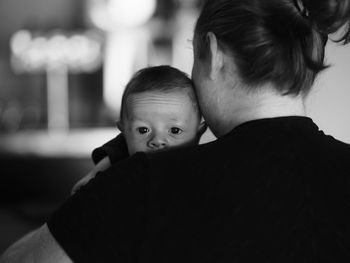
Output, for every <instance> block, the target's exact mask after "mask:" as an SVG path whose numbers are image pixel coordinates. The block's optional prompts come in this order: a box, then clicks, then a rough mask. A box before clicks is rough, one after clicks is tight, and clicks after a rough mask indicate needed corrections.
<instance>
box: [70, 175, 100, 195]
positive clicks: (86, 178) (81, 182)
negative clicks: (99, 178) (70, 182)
mask: <svg viewBox="0 0 350 263" xmlns="http://www.w3.org/2000/svg"><path fill="white" fill-rule="evenodd" d="M95 175H96V173H95V172H94V171H93V170H92V171H91V172H89V173H88V174H87V175H86V176H84V177H83V178H82V179H80V180H79V181H78V182H77V183H76V184H75V185H74V186H73V188H72V191H71V195H74V194H75V193H76V192H77V191H78V190H79V189H80V188H81V187H82V186H84V185H86V184H87V183H88V182H89V181H90V180H91V179H92V178H94V177H95Z"/></svg>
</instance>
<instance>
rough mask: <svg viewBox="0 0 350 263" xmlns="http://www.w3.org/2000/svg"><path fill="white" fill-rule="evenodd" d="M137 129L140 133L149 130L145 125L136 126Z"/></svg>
mask: <svg viewBox="0 0 350 263" xmlns="http://www.w3.org/2000/svg"><path fill="white" fill-rule="evenodd" d="M137 131H138V132H139V133H140V134H145V133H147V132H149V129H148V128H147V127H140V128H137Z"/></svg>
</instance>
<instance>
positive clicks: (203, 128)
mask: <svg viewBox="0 0 350 263" xmlns="http://www.w3.org/2000/svg"><path fill="white" fill-rule="evenodd" d="M207 128H208V125H207V124H206V123H205V121H202V122H201V123H200V124H199V128H198V136H202V135H203V133H205V131H206V130H207Z"/></svg>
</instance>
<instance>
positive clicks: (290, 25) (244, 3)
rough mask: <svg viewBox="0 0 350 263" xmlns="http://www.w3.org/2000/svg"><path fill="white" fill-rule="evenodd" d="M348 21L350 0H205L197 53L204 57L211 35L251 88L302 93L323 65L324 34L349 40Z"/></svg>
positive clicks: (284, 92) (198, 29)
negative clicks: (270, 87)
mask: <svg viewBox="0 0 350 263" xmlns="http://www.w3.org/2000/svg"><path fill="white" fill-rule="evenodd" d="M349 22H350V1H349V0H207V1H206V2H205V3H204V6H203V8H202V11H201V14H200V16H199V18H198V21H197V24H196V28H195V37H194V40H195V41H194V43H195V45H196V46H195V47H196V54H195V55H196V56H198V57H199V58H203V57H205V56H206V55H207V52H208V42H207V33H208V32H213V33H214V34H215V35H216V37H217V39H218V42H219V45H220V46H221V47H222V48H224V50H227V51H228V52H230V53H231V55H233V57H234V59H235V63H236V65H237V68H238V71H239V74H240V77H241V78H242V80H243V82H245V83H246V84H247V85H248V86H249V87H252V88H254V87H258V86H260V85H262V84H264V83H273V84H275V86H276V87H277V88H278V89H279V91H280V92H282V93H283V94H291V95H292V94H294V95H298V94H300V93H303V94H305V93H307V92H308V91H309V90H310V88H311V86H312V84H313V82H314V80H315V78H316V76H317V74H318V73H319V72H320V71H322V70H323V69H325V68H326V67H327V65H325V64H324V53H325V45H326V42H327V40H328V35H329V34H332V33H335V32H336V31H338V30H339V29H340V28H342V29H343V30H344V31H343V32H342V34H341V35H340V37H339V38H338V39H337V40H335V41H337V42H343V43H344V44H345V43H347V42H349V40H350V29H349Z"/></svg>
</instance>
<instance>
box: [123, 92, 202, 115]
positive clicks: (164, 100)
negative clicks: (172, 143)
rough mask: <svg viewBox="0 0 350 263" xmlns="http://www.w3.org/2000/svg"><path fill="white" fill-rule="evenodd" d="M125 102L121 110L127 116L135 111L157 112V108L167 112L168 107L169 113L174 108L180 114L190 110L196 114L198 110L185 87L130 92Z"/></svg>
mask: <svg viewBox="0 0 350 263" xmlns="http://www.w3.org/2000/svg"><path fill="white" fill-rule="evenodd" d="M125 103H126V105H123V106H124V107H125V108H124V110H123V111H124V113H125V114H126V115H127V116H126V117H128V118H130V117H133V116H130V115H133V114H134V113H135V111H138V112H139V111H141V112H142V111H144V112H147V111H153V112H158V110H159V111H163V112H167V109H169V113H170V112H172V110H174V109H175V112H176V110H177V111H179V112H181V114H191V112H194V113H196V114H197V113H198V112H199V110H198V106H197V103H196V101H193V98H191V95H190V94H189V92H188V91H186V90H185V89H174V90H171V91H169V90H167V91H145V92H139V93H132V94H129V95H128V96H127V98H126V100H125ZM186 109H187V110H186ZM181 110H182V111H181Z"/></svg>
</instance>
